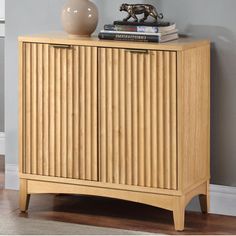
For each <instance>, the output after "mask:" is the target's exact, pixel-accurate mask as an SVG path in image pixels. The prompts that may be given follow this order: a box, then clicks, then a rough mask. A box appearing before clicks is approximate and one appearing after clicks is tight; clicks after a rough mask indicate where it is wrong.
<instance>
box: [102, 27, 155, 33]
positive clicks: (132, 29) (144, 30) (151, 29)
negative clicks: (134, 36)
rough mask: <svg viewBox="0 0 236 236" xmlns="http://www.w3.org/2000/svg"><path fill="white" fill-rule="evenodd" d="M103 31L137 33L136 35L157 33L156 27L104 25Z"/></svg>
mask: <svg viewBox="0 0 236 236" xmlns="http://www.w3.org/2000/svg"><path fill="white" fill-rule="evenodd" d="M104 30H107V31H126V32H138V33H158V32H159V28H158V27H150V26H129V25H104Z"/></svg>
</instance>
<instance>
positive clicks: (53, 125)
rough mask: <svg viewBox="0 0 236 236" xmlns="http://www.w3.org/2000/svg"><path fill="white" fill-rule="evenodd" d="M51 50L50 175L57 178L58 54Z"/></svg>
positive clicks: (51, 48) (50, 48)
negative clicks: (56, 79) (56, 69)
mask: <svg viewBox="0 0 236 236" xmlns="http://www.w3.org/2000/svg"><path fill="white" fill-rule="evenodd" d="M49 50H50V52H49V65H50V71H49V129H50V132H49V175H50V176H56V172H55V170H56V166H55V164H56V162H55V157H56V156H55V155H56V149H55V144H56V114H55V113H56V86H55V84H56V81H55V78H56V74H55V72H56V71H55V68H56V59H55V56H56V54H55V50H54V48H53V47H49Z"/></svg>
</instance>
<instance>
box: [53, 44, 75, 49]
mask: <svg viewBox="0 0 236 236" xmlns="http://www.w3.org/2000/svg"><path fill="white" fill-rule="evenodd" d="M51 46H52V47H54V48H56V49H57V48H58V49H72V45H67V44H52V45H51Z"/></svg>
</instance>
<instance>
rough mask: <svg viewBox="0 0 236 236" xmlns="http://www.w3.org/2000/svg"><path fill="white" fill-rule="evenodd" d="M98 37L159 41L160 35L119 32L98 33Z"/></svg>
mask: <svg viewBox="0 0 236 236" xmlns="http://www.w3.org/2000/svg"><path fill="white" fill-rule="evenodd" d="M98 37H99V39H107V40H121V41H139V42H159V41H160V37H159V36H155V35H138V34H135V35H134V34H119V33H114V34H110V33H99V35H98Z"/></svg>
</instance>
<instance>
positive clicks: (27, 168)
mask: <svg viewBox="0 0 236 236" xmlns="http://www.w3.org/2000/svg"><path fill="white" fill-rule="evenodd" d="M25 89H26V92H25V93H26V94H25V100H26V101H25V106H26V109H25V113H26V114H25V123H26V124H25V131H24V132H25V145H26V144H27V145H26V146H25V172H26V173H27V174H29V173H31V162H32V160H31V101H32V100H31V45H30V44H27V45H26V46H25Z"/></svg>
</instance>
